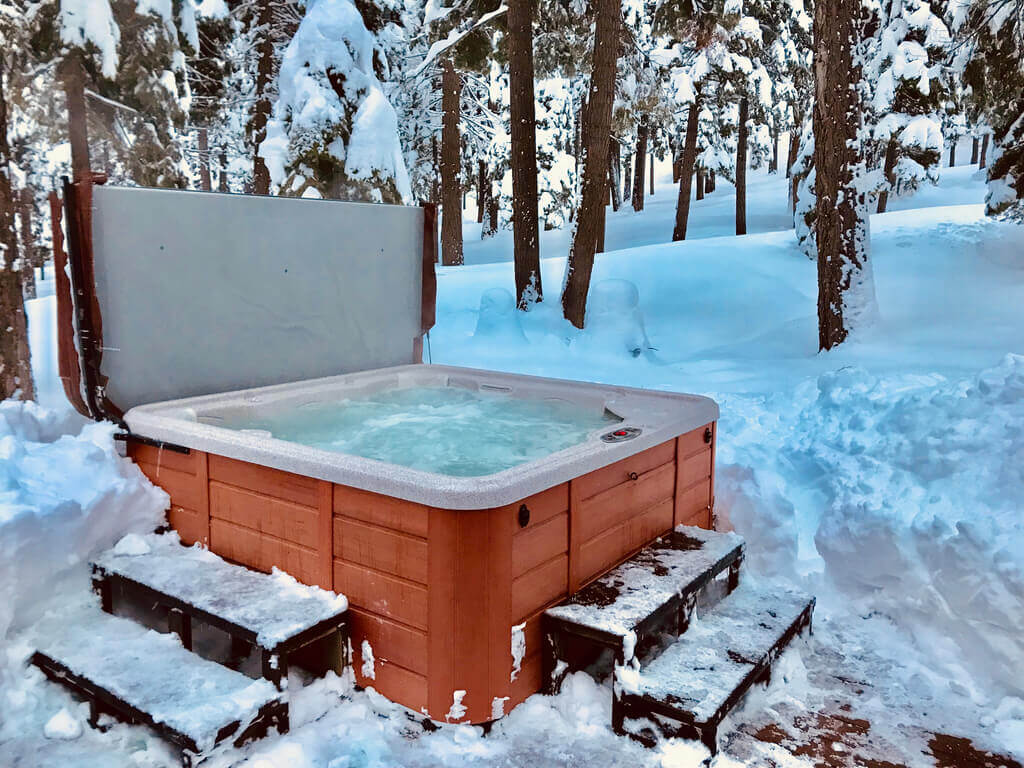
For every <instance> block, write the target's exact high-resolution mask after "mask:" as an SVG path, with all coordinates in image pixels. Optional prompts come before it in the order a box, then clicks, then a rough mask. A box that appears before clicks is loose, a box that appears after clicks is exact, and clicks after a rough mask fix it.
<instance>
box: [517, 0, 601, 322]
mask: <svg viewBox="0 0 1024 768" xmlns="http://www.w3.org/2000/svg"><path fill="white" fill-rule="evenodd" d="M508 84H509V114H510V118H511V123H512V125H511V137H510V138H511V142H512V146H511V166H512V231H513V238H512V243H513V245H512V258H513V264H514V267H515V277H516V304H517V306H519V307H520V308H525V307H526V305H527V303H528V302H529V301H530V300H531V299H535V300H537V301H540V300H541V299H542V298H543V297H544V294H543V290H542V288H541V279H540V232H539V229H538V221H537V216H538V214H537V209H538V207H539V196H538V194H537V113H536V100H535V98H534V93H533V3H532V2H531V0H509V3H508ZM602 170H603V166H602Z"/></svg>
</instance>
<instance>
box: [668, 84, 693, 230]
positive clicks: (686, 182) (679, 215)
mask: <svg viewBox="0 0 1024 768" xmlns="http://www.w3.org/2000/svg"><path fill="white" fill-rule="evenodd" d="M699 113H700V90H699V89H698V90H697V92H696V94H695V95H694V100H693V103H692V104H690V113H689V114H688V115H687V116H686V141H685V143H684V144H683V159H682V161H680V163H679V198H678V200H677V201H676V224H675V228H674V229H673V230H672V240H673V241H675V240H685V239H686V227H687V224H688V223H689V221H690V184H691V183H692V181H693V166H694V163H695V162H696V160H697V115H698V114H699Z"/></svg>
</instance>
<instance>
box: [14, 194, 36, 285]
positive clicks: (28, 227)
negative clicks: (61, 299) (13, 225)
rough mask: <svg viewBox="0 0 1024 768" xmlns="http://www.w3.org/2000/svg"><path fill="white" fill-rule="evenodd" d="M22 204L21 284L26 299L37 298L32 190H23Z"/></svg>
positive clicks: (20, 207)
mask: <svg viewBox="0 0 1024 768" xmlns="http://www.w3.org/2000/svg"><path fill="white" fill-rule="evenodd" d="M20 202H21V205H19V206H18V215H19V218H20V219H21V284H22V289H23V291H24V294H25V298H26V299H34V298H36V269H35V267H36V259H35V242H34V239H33V237H32V208H33V206H34V205H35V199H34V195H33V194H32V190H31V189H29V188H28V187H25V188H24V189H22V190H21V195H20Z"/></svg>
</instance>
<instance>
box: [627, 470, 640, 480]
mask: <svg viewBox="0 0 1024 768" xmlns="http://www.w3.org/2000/svg"><path fill="white" fill-rule="evenodd" d="M626 477H628V478H629V479H630V480H637V479H638V478H639V477H640V475H638V474H637V473H636V472H630V473H629V474H628V475H626Z"/></svg>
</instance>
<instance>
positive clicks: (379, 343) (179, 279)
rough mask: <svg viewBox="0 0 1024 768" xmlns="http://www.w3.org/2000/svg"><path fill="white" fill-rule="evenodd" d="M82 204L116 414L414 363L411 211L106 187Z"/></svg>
mask: <svg viewBox="0 0 1024 768" xmlns="http://www.w3.org/2000/svg"><path fill="white" fill-rule="evenodd" d="M93 203H94V206H93V259H94V269H95V289H96V297H97V299H98V301H99V307H100V312H101V315H102V318H103V359H102V365H101V371H102V373H103V374H104V375H105V376H106V377H107V378H108V382H107V396H108V398H109V399H110V401H111V402H113V403H114V404H115V405H117V406H118V407H119V408H121V409H122V410H127V409H129V408H131V407H133V406H136V405H139V404H143V403H153V402H159V401H163V400H171V399H175V398H181V397H188V396H192V395H200V394H210V393H215V392H225V391H231V390H237V389H243V388H248V387H256V386H262V385H267V384H277V383H282V382H286V381H298V380H302V379H311V378H317V377H321V376H330V375H335V374H341V373H350V372H352V371H362V370H368V369H376V368H385V367H389V366H394V365H403V364H407V363H412V362H419V359H418V357H417V356H416V353H415V351H414V348H415V346H414V345H415V340H416V339H417V337H419V335H420V327H421V322H420V321H421V317H420V302H421V285H422V279H423V272H422V270H423V264H422V254H423V226H424V223H423V218H424V213H423V210H422V209H421V208H414V207H409V206H395V205H374V204H369V203H347V202H338V201H327V200H298V199H293V198H282V197H258V196H251V195H230V194H218V193H210V192H182V191H179V190H159V189H142V188H128V187H107V186H98V187H95V188H94V191H93Z"/></svg>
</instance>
